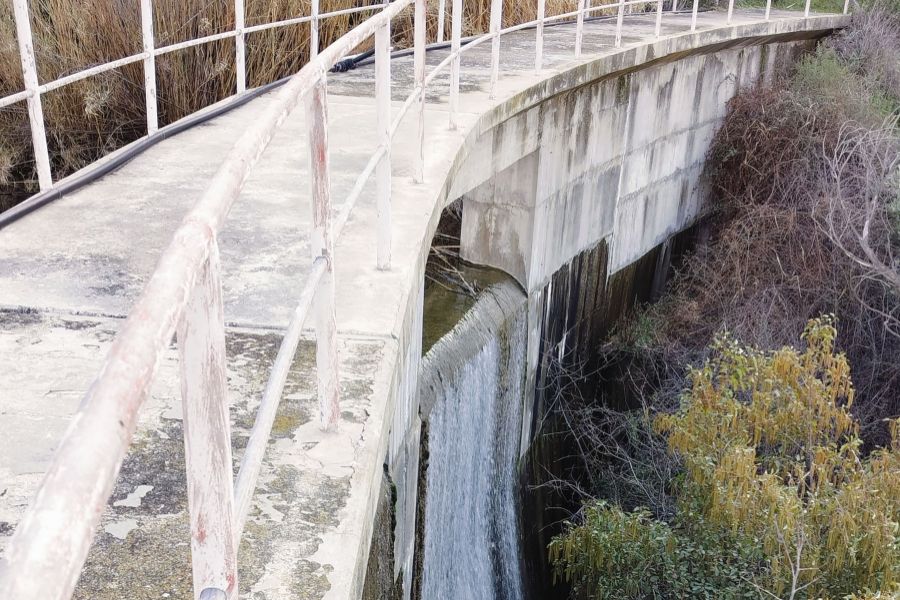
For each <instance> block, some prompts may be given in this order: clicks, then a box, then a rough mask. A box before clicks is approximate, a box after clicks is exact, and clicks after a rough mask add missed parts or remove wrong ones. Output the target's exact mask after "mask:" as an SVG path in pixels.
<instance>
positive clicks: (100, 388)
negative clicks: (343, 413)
mask: <svg viewBox="0 0 900 600" xmlns="http://www.w3.org/2000/svg"><path fill="white" fill-rule="evenodd" d="M140 1H141V5H142V8H143V9H144V10H142V21H143V24H144V29H143V39H144V52H142V53H140V54H135V55H133V56H130V57H125V58H123V59H119V60H118V61H113V62H111V63H106V64H104V65H97V66H94V67H91V68H90V69H86V70H84V71H82V72H79V73H75V74H70V75H67V76H65V77H63V78H60V79H57V80H54V81H52V82H48V83H46V84H43V85H39V84H38V80H37V74H36V71H35V68H34V53H33V48H32V47H31V34H30V24H29V21H28V13H27V0H14V7H15V9H16V12H15V16H16V25H17V32H18V35H19V47H20V54H21V57H22V65H23V72H24V74H25V78H24V80H25V85H26V90H25V91H23V92H19V93H17V94H14V95H12V96H8V97H6V98H2V99H0V107H2V106H4V104H3V103H4V102H12V101H21V100H25V101H27V102H28V107H29V116H30V118H31V124H32V138H33V141H34V145H35V149H36V151H37V150H39V149H40V144H41V143H43V144H44V158H43V159H42V158H41V155H40V153H38V154H37V156H38V165H39V174H40V175H41V183H42V187H43V186H44V185H45V184H46V183H47V181H46V179H47V176H48V174H49V170H48V169H49V163H48V162H46V161H45V160H44V159H46V147H45V146H46V140H45V139H44V138H43V120H42V116H41V104H40V99H41V98H40V96H41V94H42V93H43V92H45V91H49V90H51V89H56V87H61V86H62V85H67V84H69V83H72V82H74V81H78V80H80V79H83V78H85V77H88V76H90V75H92V74H96V73H98V72H103V70H109V69H111V68H115V66H120V65H122V64H130V63H134V62H139V61H143V62H144V65H145V73H146V74H147V75H148V80H147V82H146V83H147V88H146V90H145V91H146V99H147V106H148V131H149V132H150V134H151V135H152V132H153V130H154V127H155V112H154V111H155V79H153V78H152V77H155V75H153V76H152V77H151V75H150V74H151V73H154V72H155V69H154V68H153V60H154V59H155V57H156V56H158V55H160V54H164V53H166V52H172V51H175V50H177V49H180V48H184V47H189V46H190V45H196V44H200V43H205V42H208V41H212V40H220V39H226V38H229V37H234V38H235V43H236V62H237V65H238V69H237V71H238V73H239V75H238V85H237V89H238V90H242V89H243V85H244V82H243V81H242V78H243V77H245V73H244V72H243V69H244V67H243V50H244V49H243V37H244V35H245V34H246V33H248V32H252V31H259V30H260V28H261V27H269V28H271V27H277V26H283V25H286V24H296V23H305V22H309V23H310V27H311V31H312V32H313V33H314V35H312V36H311V40H310V54H311V55H312V56H313V58H311V60H310V62H309V63H307V64H306V65H305V66H304V67H303V68H302V69H301V70H300V71H299V72H298V73H296V74H295V75H294V76H292V77H291V78H290V79H289V80H288V81H287V82H286V84H285V85H284V86H283V87H282V88H281V90H280V91H279V92H278V93H277V95H276V96H275V99H274V101H273V102H271V103H269V104H267V106H266V107H265V109H264V111H263V113H262V115H261V116H260V117H259V118H256V119H255V120H254V121H253V122H252V124H251V125H250V126H249V127H248V128H247V129H246V130H245V131H244V133H243V134H242V135H241V136H240V138H239V139H238V141H237V142H236V143H235V144H234V146H233V147H232V148H231V150H230V151H229V153H228V155H227V157H226V158H225V160H224V161H223V162H222V164H221V165H220V167H219V168H218V170H217V171H216V173H215V175H214V176H213V178H212V179H211V181H210V183H209V185H208V186H207V187H206V189H205V191H204V193H203V195H202V196H201V197H200V199H199V200H198V201H197V202H196V204H195V205H194V206H193V207H192V208H191V210H190V211H189V212H188V214H187V216H186V217H185V218H184V220H183V221H182V223H181V224H180V226H179V227H178V228H177V230H176V231H175V233H174V235H173V237H172V240H171V242H170V243H169V245H168V247H167V248H166V249H165V250H164V251H163V252H162V254H161V256H160V259H159V263H158V265H157V267H156V269H155V271H154V272H153V274H152V275H151V277H150V280H149V281H148V283H147V285H146V287H145V288H144V290H143V292H142V294H141V296H140V298H139V299H138V301H137V302H136V303H135V305H134V307H133V308H132V310H131V311H130V313H129V316H128V318H127V320H126V321H125V323H124V325H123V327H122V329H121V331H120V332H119V334H118V335H117V336H116V338H115V340H114V342H113V344H112V347H111V348H110V351H109V354H108V355H107V358H106V360H105V362H104V364H103V367H102V368H101V370H100V372H99V374H98V375H97V377H96V379H95V380H94V382H93V384H92V385H91V387H90V389H89V390H88V392H87V394H86V395H85V397H84V399H83V401H82V403H81V405H80V407H79V409H78V411H77V412H76V413H75V416H74V417H73V419H72V421H71V424H70V426H69V428H68V430H67V431H66V434H65V436H64V437H63V440H62V442H61V443H60V446H59V448H58V449H57V451H56V454H55V456H54V459H53V461H52V464H51V466H50V469H49V471H48V473H47V475H46V477H45V479H44V481H43V482H42V483H41V486H40V488H39V490H38V492H37V494H36V496H35V498H34V500H33V502H32V503H31V505H30V506H29V507H28V509H27V511H26V513H25V515H24V517H23V518H22V520H21V522H20V523H19V526H18V527H17V528H16V531H15V534H14V535H13V538H12V540H11V542H10V545H9V547H8V551H7V555H6V563H7V565H6V570H5V572H4V574H3V577H2V579H0V598H16V599H17V600H18V599H22V600H28V599H31V598H40V599H41V600H44V599H48V600H64V599H66V598H69V597H70V596H71V594H72V592H73V590H74V587H75V584H76V582H77V579H78V575H79V573H80V570H81V567H82V565H83V563H84V561H85V559H86V557H87V553H88V550H89V548H90V544H91V541H92V539H93V536H94V533H95V531H96V528H97V526H98V524H99V521H100V517H101V515H102V513H103V510H104V508H105V506H106V503H107V502H108V500H109V496H110V494H111V493H112V489H113V486H114V484H115V480H116V476H117V474H118V470H119V467H120V465H121V463H122V460H123V459H124V456H125V453H126V451H127V449H128V446H129V443H130V441H131V437H132V435H133V434H134V431H135V427H136V424H137V417H138V412H139V410H140V408H141V406H142V404H143V403H144V400H145V399H146V397H147V395H148V393H149V390H150V386H151V384H152V383H153V380H154V378H155V375H156V372H157V368H158V365H159V364H160V362H161V360H162V358H163V356H164V354H165V353H166V352H167V351H168V348H169V346H170V344H171V342H172V340H173V337H174V336H175V334H176V332H177V338H178V351H179V355H180V360H179V367H180V377H181V390H182V402H183V411H184V430H185V456H186V463H187V484H188V485H187V487H188V500H189V502H188V509H189V513H190V520H191V554H192V567H193V580H194V596H195V598H199V599H201V600H202V599H205V598H207V597H214V598H235V597H236V595H237V591H238V579H237V566H236V565H237V551H238V547H239V544H240V539H241V535H242V532H243V529H244V525H245V523H246V519H247V515H248V513H249V510H250V507H251V503H252V498H253V493H254V490H255V487H256V483H257V479H258V476H259V472H260V469H261V465H262V461H263V457H264V454H265V450H266V447H267V445H268V442H269V439H270V436H271V430H272V426H273V423H274V420H275V417H276V414H277V410H278V405H279V402H280V399H281V396H282V394H283V391H284V385H285V382H286V380H287V375H288V373H289V371H290V367H291V364H292V362H293V358H294V354H295V352H296V349H297V346H298V344H299V341H300V338H301V334H302V330H303V327H304V324H305V323H306V321H307V318H308V317H310V316H311V317H312V320H313V324H314V328H315V333H316V366H317V369H316V372H317V382H316V383H317V395H318V401H319V421H320V424H321V426H322V428H323V429H325V430H326V431H329V430H332V429H334V427H335V426H336V425H337V420H338V416H339V408H340V407H339V404H338V385H337V382H338V377H337V366H338V365H337V344H336V342H337V328H336V321H335V309H334V288H335V283H334V264H333V263H334V253H333V246H334V240H335V239H336V238H337V237H338V236H339V235H340V233H341V231H342V229H343V228H344V225H345V224H346V222H347V220H348V219H349V216H350V214H351V212H352V210H353V208H354V206H355V204H356V203H357V201H358V199H359V198H360V196H361V195H362V191H363V189H364V187H365V185H366V183H367V182H368V181H369V179H370V178H371V177H372V176H373V175H374V176H375V177H376V180H377V186H376V187H377V190H376V203H377V204H376V206H377V211H378V219H377V238H378V252H377V255H378V256H377V266H378V267H379V268H380V269H390V248H391V230H392V226H391V214H390V211H391V150H392V145H393V144H392V140H393V138H394V136H395V135H396V133H397V131H398V129H399V126H400V124H401V123H402V120H403V119H404V118H405V116H406V114H407V113H408V112H409V109H410V108H412V107H413V106H416V107H417V110H416V117H417V135H416V145H417V148H416V153H415V155H414V179H415V180H416V181H417V182H422V181H423V180H424V173H425V169H424V159H425V154H424V131H425V129H424V128H425V94H426V91H427V89H428V86H429V85H430V84H431V83H432V82H433V81H434V79H435V78H436V76H437V75H438V74H439V73H440V72H441V71H442V70H443V69H444V68H446V67H447V66H448V65H449V66H450V67H451V77H450V80H451V81H450V127H451V128H454V127H455V126H456V125H457V123H458V122H457V118H458V115H457V112H458V103H459V84H460V75H461V66H462V65H461V57H462V54H463V53H464V52H467V51H470V50H471V49H472V48H474V47H477V46H478V45H480V44H483V43H485V42H486V41H488V40H491V41H492V49H491V77H490V89H491V94H492V95H494V94H495V93H496V86H497V83H498V80H499V78H500V73H499V63H500V49H501V48H500V43H499V41H500V38H501V36H503V35H506V34H508V33H511V32H514V31H520V30H522V29H525V28H528V27H532V26H536V33H535V35H536V49H535V66H536V68H537V69H538V70H540V68H541V64H542V55H543V33H544V25H545V24H546V23H549V22H552V21H558V20H560V19H565V18H571V17H575V18H576V19H577V20H576V36H575V37H576V39H575V44H574V45H575V52H576V54H577V53H580V51H581V48H580V45H581V40H582V38H583V30H582V29H583V27H584V22H585V16H586V15H588V14H590V13H592V12H596V11H598V10H604V9H609V8H617V9H618V14H617V15H616V17H617V18H616V33H615V45H616V46H619V45H621V40H622V29H623V15H624V11H625V7H626V6H628V5H632V4H635V3H637V0H618V1H617V2H614V3H612V4H607V5H602V6H593V2H591V1H589V0H581V1H580V2H579V10H577V11H574V12H570V13H565V14H562V15H553V16H550V17H547V16H546V12H545V0H536V1H537V3H538V16H539V18H538V19H536V20H534V21H530V22H528V23H520V24H516V25H512V26H509V27H506V28H502V27H501V24H502V20H501V15H500V11H501V10H502V2H499V1H498V0H492V2H491V7H492V15H491V20H490V22H491V26H490V31H489V32H487V33H485V34H483V35H480V36H476V37H474V38H472V39H470V40H468V41H467V43H466V44H465V45H464V46H463V45H462V44H461V35H462V27H461V23H462V1H461V0H453V2H452V5H453V14H452V15H451V29H452V32H451V51H450V53H449V54H448V56H446V57H445V58H444V59H443V60H441V61H440V63H439V64H438V65H436V66H435V67H433V68H432V69H431V71H430V73H429V72H426V66H425V41H426V39H425V38H426V36H425V8H426V0H394V1H393V2H390V3H386V4H381V5H375V6H366V7H355V8H352V9H344V10H341V11H336V12H332V13H322V14H319V13H318V1H317V0H313V1H312V14H311V15H309V16H303V17H297V18H294V19H287V20H283V21H278V22H274V23H269V24H266V25H265V26H253V27H243V18H242V17H243V0H234V1H235V6H236V9H238V8H239V9H240V11H241V18H239V19H237V20H236V25H237V26H236V29H235V30H234V31H232V32H225V33H220V34H215V35H212V36H206V37H204V38H199V39H197V40H189V41H186V42H181V43H179V44H172V45H169V46H163V47H160V48H154V47H153V36H152V28H149V29H148V28H147V27H146V25H147V23H148V22H149V19H148V16H149V10H148V8H149V7H150V2H151V0H140ZM664 1H665V0H651V2H650V3H653V2H655V3H656V6H657V11H656V36H657V37H659V35H660V20H661V18H662V13H663V2H664ZM730 2H731V3H733V0H730ZM443 4H444V0H441V5H442V6H443ZM673 4H674V2H673ZM412 5H414V7H415V15H414V41H413V44H414V49H413V50H414V62H415V64H414V85H413V89H412V91H411V93H410V95H409V96H408V97H407V98H406V100H405V101H404V102H403V104H402V106H401V107H400V110H399V114H397V115H396V116H395V117H394V118H393V119H391V98H390V83H391V74H390V26H391V21H392V19H393V18H395V17H396V16H397V15H398V14H399V13H400V12H401V11H403V10H405V9H406V8H408V7H410V6H412ZM363 10H373V11H376V12H375V14H374V15H373V16H371V17H369V18H368V19H367V20H365V21H363V22H362V23H361V24H359V25H358V26H357V27H355V28H354V29H352V30H351V31H349V32H347V33H346V34H344V35H343V36H341V37H340V38H339V39H338V40H337V41H335V42H334V43H333V44H331V45H330V46H328V47H327V48H325V49H323V50H321V51H319V50H318V41H317V39H318V36H317V33H318V23H319V20H320V19H323V18H327V17H329V16H334V15H337V14H348V13H349V12H362V11H363ZM696 15H697V0H694V6H693V15H692V24H691V29H692V30H694V29H695V28H696ZM767 18H768V10H767ZM441 20H442V19H441ZM372 36H374V37H375V87H376V94H375V95H376V130H377V146H376V148H375V150H374V152H373V154H372V156H371V158H370V160H369V161H368V163H367V164H366V166H365V168H364V169H363V171H362V173H360V175H359V177H358V178H357V180H356V183H355V185H354V187H353V189H352V191H351V192H350V194H349V196H348V198H347V200H346V202H345V203H344V205H343V206H342V207H341V210H340V211H339V212H338V213H337V215H332V203H331V198H330V194H331V185H330V174H329V162H328V140H327V122H328V120H327V94H326V85H327V77H328V72H329V70H330V69H331V68H332V67H333V66H334V65H335V64H336V63H337V62H338V61H339V60H341V59H343V58H344V57H346V56H348V55H349V54H350V53H351V52H353V51H354V50H355V49H356V48H357V47H358V46H360V45H361V44H362V43H363V42H365V41H367V40H368V39H369V38H371V37H372ZM438 38H439V39H440V38H442V34H441V35H439V36H438ZM110 65H115V66H110ZM10 99H13V100H10ZM301 100H303V101H304V102H305V110H306V123H307V127H308V129H309V132H310V133H309V137H308V144H309V156H310V186H311V193H312V194H311V195H312V201H311V209H312V227H311V231H310V234H309V238H310V246H311V257H310V258H311V270H310V272H309V274H308V277H307V279H306V282H305V283H304V286H303V289H302V290H301V292H300V295H299V298H298V302H297V306H296V308H295V310H294V312H293V314H292V316H291V319H290V322H289V325H288V327H287V329H286V330H285V333H284V335H283V338H282V342H281V345H280V347H279V350H278V353H277V356H276V358H275V361H274V364H273V367H272V370H271V372H270V375H269V379H268V382H267V384H266V388H265V391H264V393H263V395H262V399H261V402H260V406H259V408H258V411H257V416H256V420H255V422H254V425H253V428H252V431H251V433H250V440H249V442H248V444H247V447H246V449H245V452H244V455H243V458H242V460H241V464H240V469H239V472H238V476H237V478H236V480H235V479H234V478H233V477H232V457H231V434H230V424H229V414H228V402H227V398H226V379H225V321H224V310H223V301H222V285H221V278H222V274H221V266H220V261H219V245H218V233H219V231H220V230H221V228H222V226H223V224H224V222H225V219H226V218H227V216H228V214H229V212H230V210H231V207H232V206H233V204H234V202H235V201H236V200H237V199H238V197H239V195H240V192H241V189H242V187H243V185H244V182H245V181H246V179H247V177H248V176H249V174H250V172H251V170H252V169H253V167H254V166H255V164H256V163H257V162H258V161H259V159H260V157H261V155H262V153H263V152H264V151H265V149H266V147H267V146H268V145H269V142H270V141H271V139H272V137H273V136H274V135H275V133H276V131H278V129H279V128H280V126H281V125H282V124H283V122H284V121H285V119H287V118H288V116H289V115H290V114H291V113H292V112H293V111H294V110H295V109H296V108H297V106H298V105H299V104H300V102H301ZM151 113H152V114H151ZM44 162H46V164H44ZM45 168H46V169H47V170H46V172H44V171H42V169H45Z"/></svg>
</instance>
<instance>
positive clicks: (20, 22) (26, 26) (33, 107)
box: [13, 0, 53, 191]
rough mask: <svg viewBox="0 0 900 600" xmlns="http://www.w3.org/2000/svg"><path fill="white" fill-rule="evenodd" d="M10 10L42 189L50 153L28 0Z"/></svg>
mask: <svg viewBox="0 0 900 600" xmlns="http://www.w3.org/2000/svg"><path fill="white" fill-rule="evenodd" d="M13 14H14V16H15V20H16V37H17V38H18V41H19V59H20V60H21V62H22V78H23V79H24V81H25V90H26V91H28V92H29V93H30V94H31V95H30V96H29V97H28V100H27V101H26V103H27V105H28V121H29V123H30V124H31V145H32V147H33V148H34V162H35V165H36V167H37V174H38V185H39V186H40V188H41V191H44V190H49V189H50V188H51V187H52V186H53V175H52V174H51V172H50V153H49V152H48V151H47V132H46V131H45V130H44V108H43V105H42V103H41V92H40V90H39V89H38V86H39V83H38V75H37V63H36V61H35V57H34V42H33V41H32V39H31V18H30V17H29V15H28V0H13Z"/></svg>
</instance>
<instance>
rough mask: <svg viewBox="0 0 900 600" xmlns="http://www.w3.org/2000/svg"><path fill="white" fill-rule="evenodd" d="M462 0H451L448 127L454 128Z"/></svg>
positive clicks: (455, 121) (457, 105)
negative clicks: (451, 57)
mask: <svg viewBox="0 0 900 600" xmlns="http://www.w3.org/2000/svg"><path fill="white" fill-rule="evenodd" d="M462 11H463V3H462V0H453V15H452V21H451V23H450V52H451V53H452V54H455V56H454V57H453V60H452V61H450V129H456V127H457V125H458V123H457V113H458V112H459V71H460V68H461V66H462V55H461V54H460V53H459V48H460V43H461V39H462Z"/></svg>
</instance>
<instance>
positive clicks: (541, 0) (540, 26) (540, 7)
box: [534, 0, 547, 71]
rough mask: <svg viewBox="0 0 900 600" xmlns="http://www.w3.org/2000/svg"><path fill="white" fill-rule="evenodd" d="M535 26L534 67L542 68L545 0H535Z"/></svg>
mask: <svg viewBox="0 0 900 600" xmlns="http://www.w3.org/2000/svg"><path fill="white" fill-rule="evenodd" d="M537 3H538V4H537V27H536V28H535V43H534V69H535V71H540V70H541V69H543V68H544V18H545V15H546V13H547V0H537Z"/></svg>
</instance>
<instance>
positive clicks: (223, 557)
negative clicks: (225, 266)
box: [178, 233, 238, 598]
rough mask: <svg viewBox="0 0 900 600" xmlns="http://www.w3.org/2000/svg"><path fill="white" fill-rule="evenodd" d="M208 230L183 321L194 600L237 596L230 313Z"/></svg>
mask: <svg viewBox="0 0 900 600" xmlns="http://www.w3.org/2000/svg"><path fill="white" fill-rule="evenodd" d="M209 235H210V237H211V239H210V242H209V243H210V252H209V258H208V259H207V261H206V264H205V265H204V267H203V269H202V270H201V271H200V273H199V275H198V277H197V280H196V282H195V283H194V288H193V290H192V291H191V293H190V297H189V299H188V302H187V305H186V306H185V309H184V313H183V314H182V317H181V321H180V322H179V324H178V348H179V354H180V357H179V358H180V363H181V403H182V411H183V418H184V450H185V452H184V456H185V465H186V469H187V493H188V509H189V511H190V515H191V563H192V565H193V574H194V598H200V594H201V592H202V591H203V590H205V589H207V588H219V589H222V590H225V592H226V593H227V594H228V597H230V598H237V591H238V581H237V559H236V556H235V554H236V553H235V543H234V535H235V532H234V480H233V477H232V468H233V467H232V463H231V432H230V431H231V427H230V419H229V414H228V393H227V384H226V374H225V314H224V310H223V306H222V284H221V281H220V273H219V250H218V245H217V243H216V239H215V236H214V234H212V233H210V234H209Z"/></svg>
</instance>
